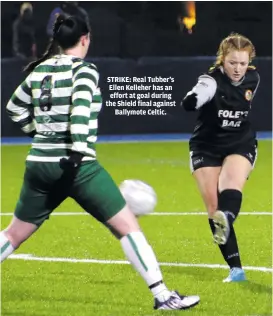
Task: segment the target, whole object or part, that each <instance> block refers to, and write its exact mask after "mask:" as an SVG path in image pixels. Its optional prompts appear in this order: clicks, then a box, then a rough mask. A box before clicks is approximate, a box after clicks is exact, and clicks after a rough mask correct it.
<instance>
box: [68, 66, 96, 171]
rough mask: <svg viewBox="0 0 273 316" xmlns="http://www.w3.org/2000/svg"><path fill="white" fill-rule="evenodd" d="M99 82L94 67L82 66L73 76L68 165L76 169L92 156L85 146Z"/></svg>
mask: <svg viewBox="0 0 273 316" xmlns="http://www.w3.org/2000/svg"><path fill="white" fill-rule="evenodd" d="M98 81H99V74H98V72H97V70H96V69H95V68H94V66H92V65H90V66H82V67H80V68H79V69H78V70H77V71H76V73H75V74H74V76H73V90H72V110H71V115H70V133H71V139H72V148H71V150H72V153H71V155H70V158H69V162H70V165H71V166H72V167H77V166H78V165H79V164H80V162H81V160H82V158H83V156H85V155H88V154H92V152H91V151H90V149H89V148H88V146H87V137H88V135H89V120H90V113H91V103H92V98H93V95H94V93H95V91H96V88H97V86H98Z"/></svg>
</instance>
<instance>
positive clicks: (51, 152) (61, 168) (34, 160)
mask: <svg viewBox="0 0 273 316" xmlns="http://www.w3.org/2000/svg"><path fill="white" fill-rule="evenodd" d="M53 33H54V35H53V40H52V42H51V44H50V46H49V48H48V50H47V52H46V53H45V54H44V55H43V57H42V58H40V59H38V60H37V61H34V62H32V63H30V64H29V65H28V66H27V67H26V70H27V71H29V72H30V74H29V75H28V77H27V78H26V79H25V81H24V82H23V83H22V84H21V85H20V86H19V87H18V88H17V89H16V91H15V92H14V94H13V95H12V97H11V99H10V101H9V102H8V105H7V110H8V114H9V116H10V118H11V119H12V120H13V121H14V122H16V123H17V124H19V125H20V126H21V128H22V130H23V131H24V132H25V133H27V134H29V135H30V136H31V137H33V142H32V148H31V150H30V152H29V154H28V156H27V159H26V170H25V174H24V180H23V185H22V189H21V194H20V197H19V200H18V202H17V205H16V209H15V213H14V216H13V219H12V221H11V223H10V225H9V226H8V227H7V228H6V229H5V230H4V231H2V232H1V233H0V244H1V261H3V260H4V259H6V258H7V257H8V256H9V255H10V254H11V253H12V252H13V251H14V250H15V249H16V248H18V247H19V246H20V245H21V244H22V243H23V242H24V241H25V240H26V239H28V238H29V237H30V236H31V235H32V234H33V233H34V232H35V231H36V230H37V229H38V228H39V227H40V226H41V225H42V223H43V222H44V221H45V220H46V219H48V218H49V216H50V214H51V213H52V211H53V210H54V209H55V208H57V207H58V206H59V205H60V204H61V203H62V202H63V201H64V200H65V199H66V198H67V197H71V198H73V199H74V200H75V201H76V202H77V203H78V204H79V205H80V206H81V207H82V208H83V209H84V210H85V211H86V212H88V213H89V214H91V215H92V216H94V217H95V218H96V219H97V220H99V221H100V222H102V223H104V224H105V226H107V227H108V228H110V230H111V231H112V232H113V233H114V234H115V235H116V236H119V237H120V238H119V240H120V242H121V246H122V248H123V250H124V253H125V255H126V257H127V258H128V260H129V261H130V263H131V264H132V265H133V267H134V268H135V269H136V270H137V271H138V272H139V273H140V275H141V276H142V278H143V279H144V280H145V282H146V283H147V285H148V287H149V288H150V290H151V292H152V294H153V296H154V298H155V305H154V308H155V309H164V310H183V309H187V308H190V307H193V306H195V305H196V304H198V303H199V300H200V299H199V297H198V296H182V295H180V294H179V293H178V292H175V291H169V290H168V289H167V287H166V285H165V284H164V282H163V280H162V274H161V271H160V268H159V266H158V262H157V260H156V257H155V254H154V252H153V250H152V248H151V246H150V245H149V244H148V242H147V240H146V238H145V236H144V235H143V233H142V232H141V229H140V227H139V225H138V222H137V220H136V218H135V216H134V214H133V213H132V212H131V211H130V209H129V207H128V206H127V205H126V202H125V200H124V198H123V197H122V195H121V193H120V191H119V189H118V187H117V186H116V184H115V183H114V181H113V180H112V178H111V176H110V175H109V174H108V173H107V171H106V170H105V169H104V168H103V167H102V166H101V165H100V164H99V162H98V161H97V160H96V150H95V142H96V139H97V136H96V135H97V128H98V114H99V112H100V109H101V104H102V100H101V96H100V91H99V88H98V79H99V75H98V71H97V68H96V66H95V65H93V64H89V63H87V62H85V61H84V60H83V58H85V56H86V54H87V51H88V47H89V44H90V30H89V26H88V25H87V24H86V22H85V21H83V20H81V19H79V18H77V17H72V16H71V17H64V16H59V17H58V18H57V20H56V23H55V25H54V31H53ZM57 49H58V52H57Z"/></svg>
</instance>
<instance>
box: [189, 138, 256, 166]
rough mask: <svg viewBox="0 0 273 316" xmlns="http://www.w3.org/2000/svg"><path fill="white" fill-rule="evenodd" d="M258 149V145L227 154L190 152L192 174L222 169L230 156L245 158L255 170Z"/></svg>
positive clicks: (199, 150)
mask: <svg viewBox="0 0 273 316" xmlns="http://www.w3.org/2000/svg"><path fill="white" fill-rule="evenodd" d="M257 148H258V146H257V144H256V145H252V146H245V147H242V148H241V149H238V150H231V151H225V153H222V154H221V153H219V152H216V151H206V150H203V149H196V150H193V151H191V152H190V169H191V172H194V171H196V170H197V169H199V168H203V167H221V166H222V164H223V161H224V160H225V158H226V157H227V156H230V155H240V156H243V157H245V158H246V159H247V160H248V161H249V162H250V163H251V165H252V169H253V168H254V166H255V163H256V160H257V155H258V151H257Z"/></svg>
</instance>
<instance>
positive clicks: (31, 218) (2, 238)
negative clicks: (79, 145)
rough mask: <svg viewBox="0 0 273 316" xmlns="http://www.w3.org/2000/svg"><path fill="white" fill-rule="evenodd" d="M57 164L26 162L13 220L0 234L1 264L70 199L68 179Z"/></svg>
mask: <svg viewBox="0 0 273 316" xmlns="http://www.w3.org/2000/svg"><path fill="white" fill-rule="evenodd" d="M62 174H63V171H62V170H61V169H60V167H59V164H58V163H57V164H56V163H39V162H38V163H36V162H27V167H26V170H25V174H24V181H23V185H22V188H21V193H20V197H19V200H18V202H17V205H16V209H15V213H14V217H13V219H12V221H11V223H10V224H9V226H8V227H7V228H6V229H4V230H3V231H2V232H0V245H1V262H2V261H3V260H5V259H6V258H7V257H8V256H9V255H10V254H11V253H12V252H13V251H14V250H15V249H17V248H18V247H19V246H20V245H21V244H22V243H23V242H24V241H25V240H27V239H28V238H29V237H30V236H31V235H32V234H33V233H34V232H35V231H36V230H37V229H38V228H39V227H40V226H41V225H42V223H43V222H44V220H46V219H48V218H49V215H50V213H51V212H52V211H53V210H54V209H55V208H56V207H57V206H58V205H59V204H60V203H61V202H62V201H63V200H64V199H65V198H66V197H67V193H66V188H67V187H69V179H68V178H67V177H66V176H64V175H62Z"/></svg>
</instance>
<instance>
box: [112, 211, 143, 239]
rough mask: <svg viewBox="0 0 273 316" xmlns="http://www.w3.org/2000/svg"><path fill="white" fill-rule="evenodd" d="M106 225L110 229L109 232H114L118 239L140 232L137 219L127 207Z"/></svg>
mask: <svg viewBox="0 0 273 316" xmlns="http://www.w3.org/2000/svg"><path fill="white" fill-rule="evenodd" d="M107 225H108V226H110V227H111V231H115V232H116V233H117V235H118V236H120V237H123V236H126V235H128V234H130V233H132V232H138V231H140V227H139V224H138V221H137V218H136V217H135V215H134V214H133V212H131V210H130V209H129V207H128V206H127V205H126V206H125V207H124V208H123V209H122V210H120V211H119V212H118V213H117V214H116V215H114V216H113V217H112V218H110V219H109V220H108V221H107Z"/></svg>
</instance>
